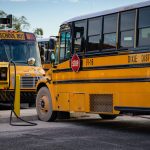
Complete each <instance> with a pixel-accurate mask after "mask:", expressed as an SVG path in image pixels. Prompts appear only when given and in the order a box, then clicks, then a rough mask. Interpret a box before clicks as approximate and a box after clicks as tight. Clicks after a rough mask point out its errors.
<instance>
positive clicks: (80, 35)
mask: <svg viewBox="0 0 150 150" xmlns="http://www.w3.org/2000/svg"><path fill="white" fill-rule="evenodd" d="M86 32H87V20H83V21H77V22H75V25H74V52H77V53H78V52H79V53H80V52H83V51H84V50H85V45H86V44H85V43H86Z"/></svg>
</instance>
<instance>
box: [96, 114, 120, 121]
mask: <svg viewBox="0 0 150 150" xmlns="http://www.w3.org/2000/svg"><path fill="white" fill-rule="evenodd" d="M99 116H100V117H101V118H102V119H105V120H111V119H112V120H113V119H115V118H116V117H117V115H106V114H99Z"/></svg>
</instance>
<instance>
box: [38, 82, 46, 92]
mask: <svg viewBox="0 0 150 150" xmlns="http://www.w3.org/2000/svg"><path fill="white" fill-rule="evenodd" d="M41 87H47V86H46V84H45V83H40V84H39V85H38V87H37V90H36V91H37V92H38V91H39V89H40V88H41Z"/></svg>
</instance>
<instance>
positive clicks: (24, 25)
mask: <svg viewBox="0 0 150 150" xmlns="http://www.w3.org/2000/svg"><path fill="white" fill-rule="evenodd" d="M7 15H8V14H7V13H6V12H4V11H2V10H0V17H1V18H2V17H7ZM12 24H13V25H12V28H13V29H14V30H18V31H22V30H24V29H29V28H30V24H29V23H28V21H27V18H26V17H25V16H21V17H15V16H14V15H13V17H12Z"/></svg>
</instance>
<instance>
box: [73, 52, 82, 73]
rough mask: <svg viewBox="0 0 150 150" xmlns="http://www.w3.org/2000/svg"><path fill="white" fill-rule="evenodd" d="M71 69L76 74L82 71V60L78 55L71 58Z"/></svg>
mask: <svg viewBox="0 0 150 150" xmlns="http://www.w3.org/2000/svg"><path fill="white" fill-rule="evenodd" d="M71 68H72V70H73V71H74V72H78V71H79V69H80V58H79V57H78V55H77V54H74V55H73V56H72V58H71Z"/></svg>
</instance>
